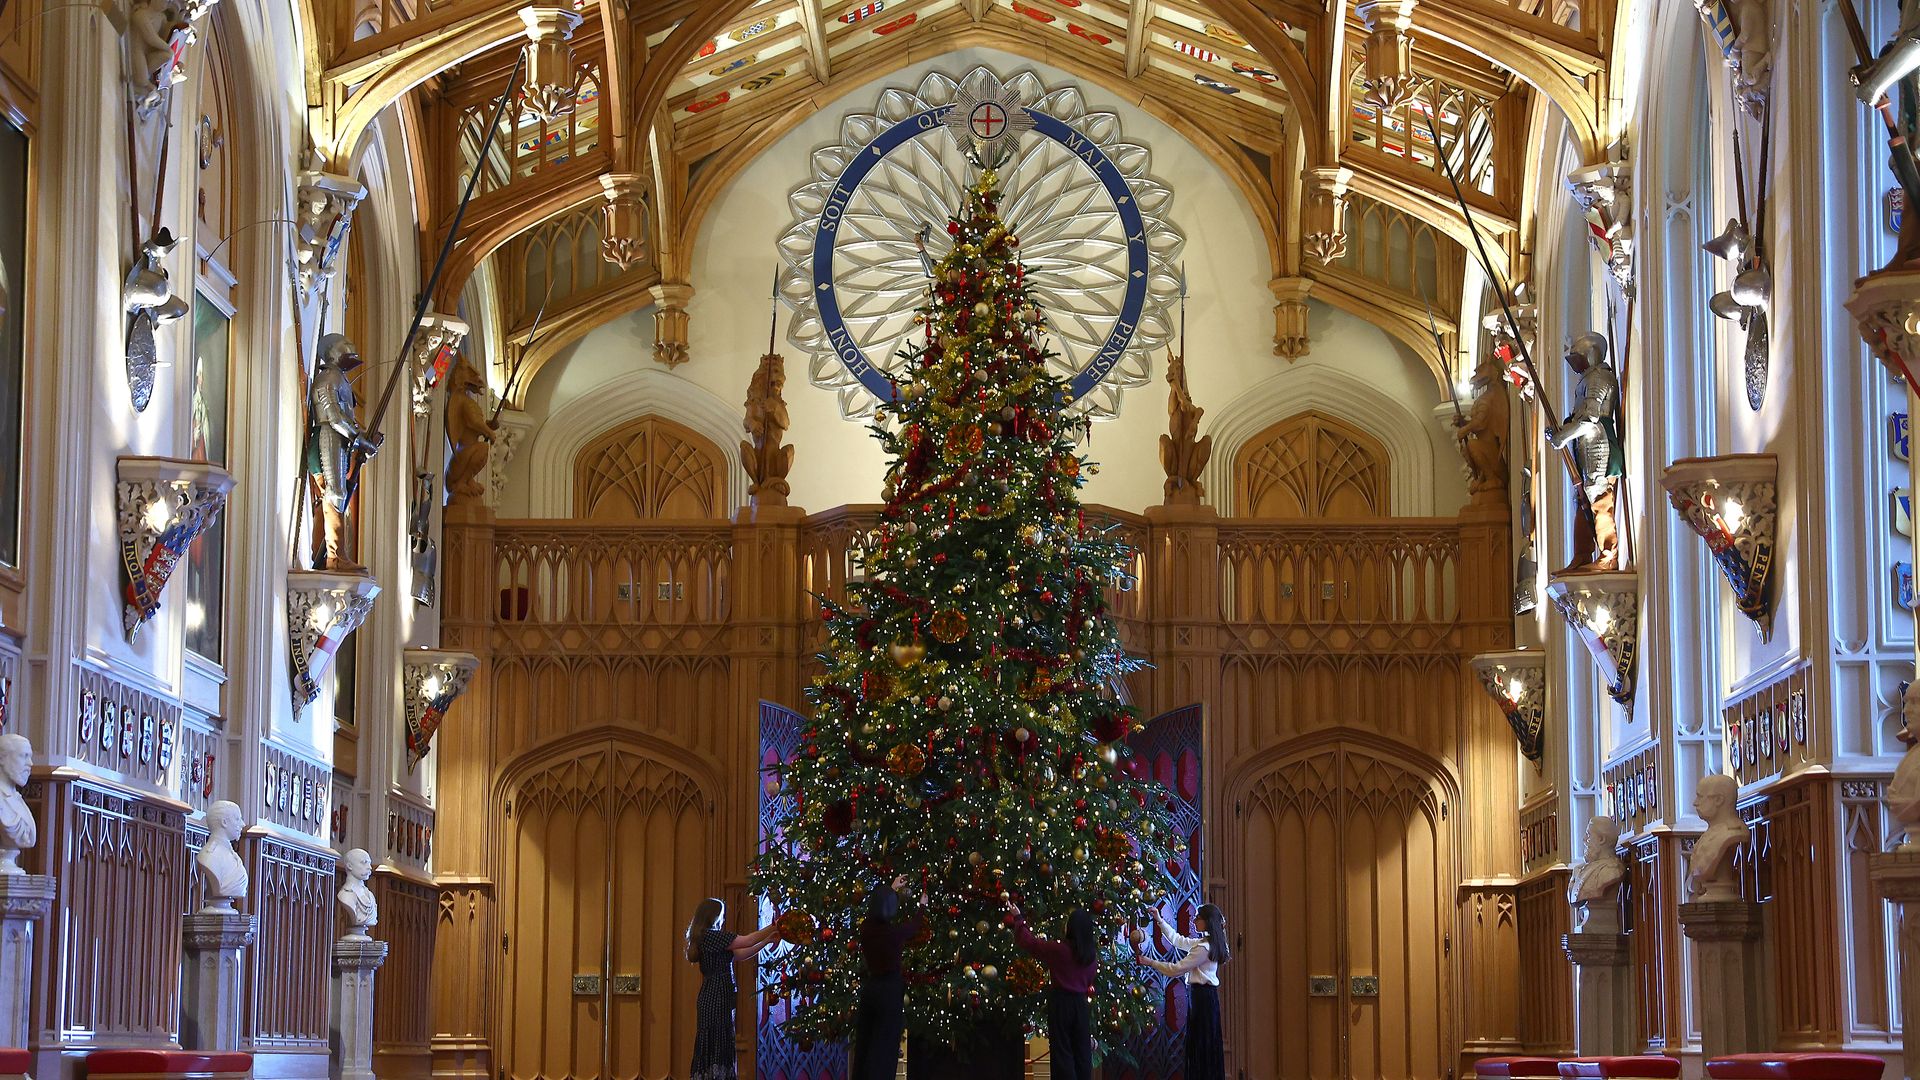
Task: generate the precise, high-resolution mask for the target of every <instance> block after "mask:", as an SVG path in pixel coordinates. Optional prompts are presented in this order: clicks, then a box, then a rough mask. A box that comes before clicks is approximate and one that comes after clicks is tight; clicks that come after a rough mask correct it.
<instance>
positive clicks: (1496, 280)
mask: <svg viewBox="0 0 1920 1080" xmlns="http://www.w3.org/2000/svg"><path fill="white" fill-rule="evenodd" d="M1421 119H1423V120H1425V121H1426V122H1427V134H1429V135H1431V136H1433V149H1434V155H1433V156H1434V157H1436V158H1438V159H1439V161H1440V169H1441V171H1442V172H1444V173H1445V174H1446V177H1447V184H1448V186H1450V187H1452V188H1453V201H1454V202H1455V203H1456V204H1457V205H1458V206H1459V207H1460V213H1461V216H1463V217H1464V218H1466V221H1467V231H1468V232H1470V233H1472V234H1473V247H1474V252H1475V255H1476V257H1477V258H1478V260H1479V263H1480V269H1481V271H1482V272H1483V273H1485V274H1486V275H1487V280H1488V281H1490V282H1492V283H1493V293H1494V295H1495V296H1498V297H1499V298H1500V310H1501V312H1502V313H1504V314H1505V315H1506V317H1507V326H1508V327H1510V328H1511V329H1512V330H1513V344H1514V346H1515V347H1516V348H1518V349H1519V350H1520V362H1521V363H1522V364H1524V365H1526V369H1527V378H1529V379H1531V380H1533V385H1534V386H1536V387H1538V388H1539V394H1540V411H1541V414H1542V421H1543V423H1544V425H1545V427H1546V433H1547V435H1548V440H1547V441H1548V443H1549V444H1551V443H1552V441H1553V440H1552V437H1551V436H1552V432H1553V420H1552V418H1551V417H1552V414H1551V413H1549V412H1548V411H1547V405H1546V401H1547V384H1546V383H1544V382H1542V381H1540V369H1538V368H1536V367H1534V366H1533V355H1532V352H1531V351H1530V350H1529V349H1528V348H1527V340H1526V338H1525V337H1524V336H1522V335H1521V333H1520V321H1519V320H1518V319H1515V318H1514V317H1513V307H1512V305H1511V304H1509V303H1508V301H1507V283H1506V282H1505V281H1504V280H1502V278H1501V276H1500V275H1499V273H1497V272H1496V271H1495V270H1494V268H1493V260H1492V259H1491V258H1489V257H1488V256H1487V243H1486V241H1485V240H1484V239H1482V238H1481V236H1480V224H1479V222H1477V221H1475V220H1474V218H1473V208H1472V207H1470V206H1468V205H1467V197H1466V194H1465V193H1464V192H1462V191H1461V190H1460V178H1459V177H1458V176H1455V175H1454V172H1453V162H1452V161H1451V160H1449V159H1448V157H1447V150H1446V144H1445V143H1443V142H1441V141H1440V129H1439V128H1437V127H1435V126H1434V125H1433V113H1432V112H1431V111H1429V112H1426V113H1423V114H1422V115H1421ZM1560 460H1561V462H1562V463H1564V464H1565V465H1566V467H1567V475H1568V476H1571V477H1572V478H1573V481H1574V483H1576V484H1578V483H1579V482H1580V469H1579V467H1578V466H1576V465H1575V464H1574V462H1573V452H1572V451H1571V450H1569V449H1567V448H1566V447H1564V446H1563V447H1561V448H1560Z"/></svg>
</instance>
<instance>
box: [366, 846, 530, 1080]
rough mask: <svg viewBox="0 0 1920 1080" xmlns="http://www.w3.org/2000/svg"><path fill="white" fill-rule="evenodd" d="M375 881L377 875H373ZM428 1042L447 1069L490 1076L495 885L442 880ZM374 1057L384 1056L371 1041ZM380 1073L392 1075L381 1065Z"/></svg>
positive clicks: (495, 984)
mask: <svg viewBox="0 0 1920 1080" xmlns="http://www.w3.org/2000/svg"><path fill="white" fill-rule="evenodd" d="M376 880H377V879H376ZM434 927H435V929H434V937H433V942H432V944H433V966H432V981H433V995H432V999H433V1015H432V1018H431V1019H432V1029H431V1031H432V1045H433V1050H434V1059H433V1060H434V1063H435V1064H436V1065H437V1066H438V1067H440V1068H441V1069H443V1070H444V1071H445V1072H447V1073H452V1074H456V1075H460V1076H473V1077H491V1076H493V1075H494V1070H493V1053H492V1048H491V1039H492V1033H493V1031H494V1013H495V1009H494V1002H495V1001H496V1000H497V999H496V995H497V994H498V993H499V978H500V974H499V973H500V967H499V961H500V957H501V955H502V952H501V948H500V926H499V918H498V911H497V908H496V905H495V903H494V892H493V885H492V884H491V883H490V882H484V881H462V882H457V883H448V882H442V884H441V887H440V898H439V903H438V905H437V906H436V908H435V912H434ZM374 1053H375V1058H376V1060H377V1061H382V1060H385V1057H386V1055H384V1054H383V1053H382V1051H381V1049H380V1044H379V1043H375V1046H374ZM378 1071H379V1073H380V1075H382V1076H387V1075H392V1073H390V1072H389V1070H388V1069H387V1068H386V1067H385V1066H384V1065H382V1066H379V1067H378Z"/></svg>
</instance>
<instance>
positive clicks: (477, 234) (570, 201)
mask: <svg viewBox="0 0 1920 1080" xmlns="http://www.w3.org/2000/svg"><path fill="white" fill-rule="evenodd" d="M503 190H505V191H511V190H512V189H511V188H507V189H503ZM602 191H603V189H602V188H601V186H600V174H599V172H598V171H583V172H580V173H578V174H576V175H574V176H573V177H571V178H569V179H568V180H567V181H566V182H565V183H562V184H560V185H559V186H557V187H553V188H549V189H548V190H546V191H543V192H540V193H539V194H538V195H536V196H535V197H533V198H530V199H526V200H524V201H521V200H517V199H516V200H508V201H507V203H506V208H507V209H506V212H505V213H502V214H500V215H498V216H496V217H493V218H491V219H489V220H487V221H484V222H481V223H480V227H479V228H478V229H477V230H475V231H474V232H472V233H470V234H469V235H468V236H467V237H466V238H465V239H463V240H462V241H461V242H460V244H459V246H458V247H456V248H454V251H453V255H452V256H450V257H449V258H448V259H447V269H446V272H445V273H444V274H442V275H441V278H440V284H439V286H438V287H437V288H436V289H435V290H434V291H435V293H436V297H435V301H434V302H435V303H437V304H440V305H441V306H442V309H443V310H444V309H445V308H446V306H448V305H451V304H452V303H453V298H455V297H458V296H459V295H460V292H461V290H463V289H465V288H466V287H467V279H468V278H470V277H472V276H473V272H474V270H476V269H477V268H478V267H479V266H480V263H481V262H482V261H483V260H485V259H486V257H487V256H489V255H491V254H493V253H494V252H495V251H497V250H499V249H500V247H501V246H502V245H504V244H506V242H507V241H509V240H511V239H513V238H514V237H516V236H518V235H520V234H521V233H522V232H525V231H526V230H528V229H531V228H533V227H534V226H536V225H540V224H542V223H544V222H546V221H547V220H548V219H550V218H552V217H554V216H555V215H558V214H564V213H566V212H567V211H569V210H572V209H574V208H575V207H577V206H580V205H581V204H583V203H587V202H591V201H592V200H594V199H598V198H600V197H601V195H602ZM476 201H478V200H476ZM440 239H444V231H442V232H441V233H439V234H437V235H436V242H437V241H438V240H440Z"/></svg>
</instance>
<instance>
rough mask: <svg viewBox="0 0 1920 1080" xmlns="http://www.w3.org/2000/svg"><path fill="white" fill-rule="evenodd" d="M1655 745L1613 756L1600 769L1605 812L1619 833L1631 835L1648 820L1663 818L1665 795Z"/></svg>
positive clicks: (1643, 826) (1665, 804) (1665, 803)
mask: <svg viewBox="0 0 1920 1080" xmlns="http://www.w3.org/2000/svg"><path fill="white" fill-rule="evenodd" d="M1658 751H1659V747H1657V746H1649V747H1646V748H1644V749H1641V750H1638V751H1635V752H1634V753H1631V754H1627V755H1625V756H1623V757H1620V758H1616V759H1615V760H1613V761H1612V762H1609V763H1608V764H1607V765H1606V766H1605V767H1603V768H1602V769H1601V770H1600V780H1601V783H1602V785H1603V790H1604V791H1605V792H1606V810H1605V812H1606V813H1607V814H1609V815H1611V816H1612V817H1613V819H1614V820H1616V821H1618V822H1619V823H1620V835H1622V836H1631V835H1632V834H1634V833H1636V832H1639V831H1640V830H1641V829H1643V828H1645V827H1646V826H1647V824H1648V823H1649V822H1653V821H1658V820H1661V819H1663V818H1664V817H1665V814H1666V807H1667V798H1666V794H1665V789H1664V788H1662V787H1661V784H1662V782H1663V777H1662V776H1661V775H1660V767H1659V763H1658V762H1659V753H1658Z"/></svg>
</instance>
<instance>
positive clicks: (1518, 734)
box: [1472, 649, 1547, 765]
mask: <svg viewBox="0 0 1920 1080" xmlns="http://www.w3.org/2000/svg"><path fill="white" fill-rule="evenodd" d="M1472 663H1473V673H1474V674H1475V675H1478V676H1479V677H1480V685H1481V686H1483V687H1485V688H1486V691H1487V694H1488V695H1489V696H1490V697H1492V698H1493V700H1494V704H1496V705H1499V706H1500V711H1501V712H1502V713H1503V714H1505V715H1506V718H1507V723H1508V725H1510V726H1511V727H1512V728H1513V737H1514V738H1515V739H1518V740H1519V741H1520V753H1521V754H1522V755H1523V756H1525V757H1526V759H1527V760H1528V761H1531V762H1533V763H1534V764H1536V765H1538V764H1539V763H1540V759H1541V757H1542V756H1543V755H1544V754H1545V752H1546V732H1545V726H1546V716H1547V654H1546V653H1544V652H1541V651H1539V650H1537V649H1536V650H1533V651H1531V652H1528V651H1524V650H1518V649H1515V650H1511V651H1508V652H1493V653H1481V654H1480V655H1479V656H1476V657H1474V658H1473V661H1472Z"/></svg>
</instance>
